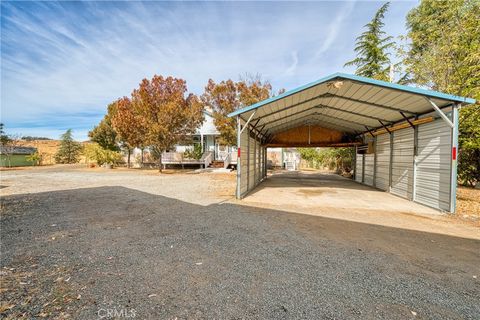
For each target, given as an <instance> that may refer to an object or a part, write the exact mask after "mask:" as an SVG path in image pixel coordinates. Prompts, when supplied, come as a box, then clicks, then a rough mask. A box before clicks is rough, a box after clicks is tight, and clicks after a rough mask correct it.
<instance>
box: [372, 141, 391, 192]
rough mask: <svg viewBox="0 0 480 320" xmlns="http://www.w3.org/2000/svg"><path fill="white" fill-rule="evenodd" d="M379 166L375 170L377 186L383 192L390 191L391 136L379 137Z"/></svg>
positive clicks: (377, 151)
mask: <svg viewBox="0 0 480 320" xmlns="http://www.w3.org/2000/svg"><path fill="white" fill-rule="evenodd" d="M375 153H376V155H377V165H376V168H375V170H376V171H375V186H376V187H377V188H379V189H381V190H385V191H386V190H388V187H389V182H390V181H389V180H390V178H389V176H390V135H389V134H382V135H379V136H377V147H376V150H375Z"/></svg>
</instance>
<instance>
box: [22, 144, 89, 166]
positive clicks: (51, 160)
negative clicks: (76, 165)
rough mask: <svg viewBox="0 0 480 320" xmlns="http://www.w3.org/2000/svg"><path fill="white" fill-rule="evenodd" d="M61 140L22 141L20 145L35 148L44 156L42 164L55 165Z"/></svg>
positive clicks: (81, 158)
mask: <svg viewBox="0 0 480 320" xmlns="http://www.w3.org/2000/svg"><path fill="white" fill-rule="evenodd" d="M60 142H61V141H60V140H46V139H40V140H22V141H20V143H19V145H20V146H22V147H34V148H37V150H38V153H39V154H40V155H42V157H43V161H42V164H44V165H45V164H55V153H57V150H58V147H59V146H60ZM88 143H90V142H89V141H84V142H81V144H82V145H85V144H88ZM80 162H81V163H83V162H85V159H84V157H83V156H82V157H80Z"/></svg>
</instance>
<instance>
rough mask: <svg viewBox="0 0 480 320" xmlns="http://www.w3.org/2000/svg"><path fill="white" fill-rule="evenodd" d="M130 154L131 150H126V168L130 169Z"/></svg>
mask: <svg viewBox="0 0 480 320" xmlns="http://www.w3.org/2000/svg"><path fill="white" fill-rule="evenodd" d="M130 153H131V150H130V148H128V157H127V168H130Z"/></svg>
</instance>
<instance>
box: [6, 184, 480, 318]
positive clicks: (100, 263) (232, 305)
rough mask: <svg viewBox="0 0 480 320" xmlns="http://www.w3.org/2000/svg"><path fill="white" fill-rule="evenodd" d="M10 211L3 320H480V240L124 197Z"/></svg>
mask: <svg viewBox="0 0 480 320" xmlns="http://www.w3.org/2000/svg"><path fill="white" fill-rule="evenodd" d="M1 213H2V214H1V271H0V272H1V277H2V288H1V290H0V297H1V301H2V302H1V307H0V313H1V317H2V318H12V319H14V318H19V317H21V316H22V315H23V316H24V317H26V318H32V317H46V318H55V317H56V318H66V317H68V316H71V317H73V318H75V319H96V318H100V317H103V318H104V319H108V318H114V317H117V318H126V317H127V315H129V316H130V318H131V317H132V315H133V314H134V315H135V316H136V318H138V319H174V318H178V319H184V318H193V319H196V318H222V319H223V318H227V319H231V318H269V319H279V318H280V319H281V318H306V319H311V318H341V319H350V318H351V319H353V318H389V319H405V318H409V317H413V313H416V314H417V316H418V317H421V318H467V319H468V318H470V319H473V318H475V317H476V316H478V314H480V306H479V304H478V297H479V296H480V284H479V277H480V274H479V270H478V266H479V265H480V254H479V252H480V241H476V240H470V239H462V238H455V237H450V236H444V235H438V234H429V233H422V232H417V231H410V230H403V229H396V228H388V227H384V226H378V225H368V224H362V223H356V222H348V221H341V220H335V219H329V218H324V217H317V216H308V215H302V214H294V213H286V212H281V211H274V210H268V209H260V208H252V207H245V206H238V205H234V204H217V205H211V206H207V207H204V206H198V205H194V204H191V203H186V202H181V201H178V200H175V199H170V198H165V197H162V196H155V195H151V194H148V193H143V192H139V191H136V190H131V189H128V188H123V187H103V188H90V189H89V188H86V189H77V190H68V191H58V192H48V193H38V194H25V195H17V196H8V197H4V198H3V199H2V212H1ZM475 277H476V278H475Z"/></svg>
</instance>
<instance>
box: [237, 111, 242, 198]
mask: <svg viewBox="0 0 480 320" xmlns="http://www.w3.org/2000/svg"><path fill="white" fill-rule="evenodd" d="M241 131H242V124H241V123H240V116H237V199H240V198H241V197H242V195H241V194H240V192H241V190H240V180H241V175H240V174H241V170H242V165H241V160H240V158H241V152H242V150H241V149H240V143H241V141H242V140H241V138H240V135H241V133H240V132H241Z"/></svg>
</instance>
